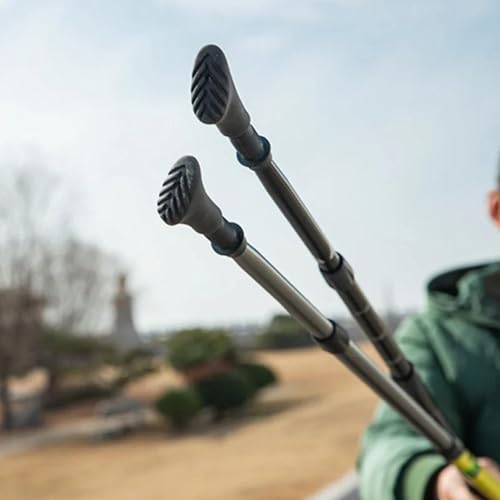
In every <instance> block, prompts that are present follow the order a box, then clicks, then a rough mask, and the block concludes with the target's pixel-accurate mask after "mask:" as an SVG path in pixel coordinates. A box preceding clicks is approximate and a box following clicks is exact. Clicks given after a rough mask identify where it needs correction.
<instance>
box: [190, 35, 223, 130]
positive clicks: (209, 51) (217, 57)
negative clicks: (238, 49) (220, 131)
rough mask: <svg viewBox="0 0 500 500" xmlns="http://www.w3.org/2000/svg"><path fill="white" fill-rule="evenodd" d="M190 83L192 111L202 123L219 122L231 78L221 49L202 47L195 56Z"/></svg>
mask: <svg viewBox="0 0 500 500" xmlns="http://www.w3.org/2000/svg"><path fill="white" fill-rule="evenodd" d="M192 76H193V79H192V84H191V102H192V104H193V111H194V113H195V115H196V116H197V117H198V119H199V120H200V121H202V122H203V123H208V124H214V123H217V122H219V121H220V120H221V119H222V117H223V116H224V113H225V112H226V108H227V104H228V100H229V90H230V85H231V83H230V82H231V78H230V75H229V68H228V64H227V61H226V58H225V56H224V53H223V52H222V50H220V49H219V47H217V46H216V45H207V46H206V47H203V49H201V50H200V52H199V53H198V56H197V57H196V61H195V63H194V69H193V75H192Z"/></svg>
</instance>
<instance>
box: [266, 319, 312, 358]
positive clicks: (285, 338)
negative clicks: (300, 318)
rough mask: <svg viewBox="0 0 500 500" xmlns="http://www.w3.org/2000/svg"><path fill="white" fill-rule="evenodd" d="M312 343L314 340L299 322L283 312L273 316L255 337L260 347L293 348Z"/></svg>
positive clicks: (307, 345)
mask: <svg viewBox="0 0 500 500" xmlns="http://www.w3.org/2000/svg"><path fill="white" fill-rule="evenodd" d="M312 345H314V342H313V341H312V340H311V338H310V336H309V335H308V333H307V332H306V331H305V329H304V328H303V327H302V326H301V325H300V323H298V322H297V321H296V320H295V319H293V318H292V317H291V316H288V315H285V314H278V315H276V316H274V317H273V319H272V320H271V322H270V323H269V326H268V327H267V328H266V329H265V330H264V331H263V332H262V333H260V334H259V335H258V337H257V346H258V347H259V348H261V349H293V348H298V347H309V346H312Z"/></svg>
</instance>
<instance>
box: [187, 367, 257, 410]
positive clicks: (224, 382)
mask: <svg viewBox="0 0 500 500" xmlns="http://www.w3.org/2000/svg"><path fill="white" fill-rule="evenodd" d="M195 387H196V389H197V391H198V393H199V394H200V397H201V399H202V401H203V404H204V405H205V406H208V407H210V408H212V409H214V410H215V412H216V417H218V418H220V417H221V416H222V415H223V414H224V412H225V411H226V410H229V409H232V408H238V407H240V406H243V405H244V404H245V403H246V402H247V401H248V400H249V399H251V398H252V396H253V395H254V394H255V387H254V386H253V385H252V383H251V382H250V380H249V379H248V378H247V377H246V376H245V375H243V374H242V373H238V372H236V371H235V372H232V373H221V374H217V375H213V376H211V377H209V378H206V379H203V380H201V381H200V382H198V383H197V384H196V385H195Z"/></svg>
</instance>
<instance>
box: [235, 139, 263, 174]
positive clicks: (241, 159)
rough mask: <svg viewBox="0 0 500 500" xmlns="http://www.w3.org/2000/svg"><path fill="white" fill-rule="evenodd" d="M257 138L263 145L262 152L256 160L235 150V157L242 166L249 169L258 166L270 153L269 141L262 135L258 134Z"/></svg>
mask: <svg viewBox="0 0 500 500" xmlns="http://www.w3.org/2000/svg"><path fill="white" fill-rule="evenodd" d="M259 139H260V142H261V143H262V145H263V146H264V154H263V155H262V156H261V157H260V158H258V159H257V160H248V159H247V158H245V157H244V156H243V155H242V154H241V153H240V152H239V151H236V159H237V160H238V162H239V163H240V164H241V165H243V166H244V167H248V168H251V169H255V168H258V167H259V165H260V164H261V163H263V162H264V161H266V160H267V158H268V157H269V156H270V155H271V143H270V142H269V141H268V140H267V139H266V138H265V137H264V136H263V135H259Z"/></svg>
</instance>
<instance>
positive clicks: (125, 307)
mask: <svg viewBox="0 0 500 500" xmlns="http://www.w3.org/2000/svg"><path fill="white" fill-rule="evenodd" d="M132 301H133V300H132V296H131V295H130V293H129V292H128V291H127V276H126V275H125V274H120V275H119V276H118V289H117V291H116V293H115V296H114V298H113V306H114V312H115V318H114V325H113V330H112V332H111V341H112V342H113V343H114V344H115V345H116V347H118V349H120V350H122V351H127V350H130V349H135V348H137V347H140V345H141V340H140V338H139V335H138V334H137V330H136V329H135V325H134V318H133V314H132Z"/></svg>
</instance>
